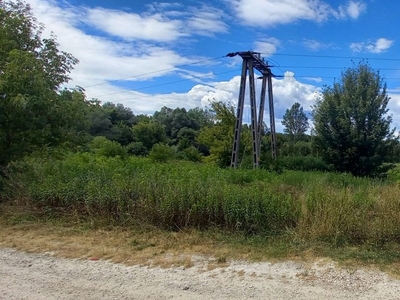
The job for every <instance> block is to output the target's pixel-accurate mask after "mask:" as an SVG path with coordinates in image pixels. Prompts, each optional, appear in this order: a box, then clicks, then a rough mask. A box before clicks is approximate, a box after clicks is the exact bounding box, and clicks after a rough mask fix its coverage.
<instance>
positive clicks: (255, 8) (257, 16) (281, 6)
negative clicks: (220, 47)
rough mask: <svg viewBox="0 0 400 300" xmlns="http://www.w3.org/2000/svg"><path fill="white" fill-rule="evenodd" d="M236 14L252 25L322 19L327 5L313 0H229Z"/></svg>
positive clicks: (328, 9)
mask: <svg viewBox="0 0 400 300" xmlns="http://www.w3.org/2000/svg"><path fill="white" fill-rule="evenodd" d="M231 4H232V5H233V7H234V10H235V12H236V14H237V16H238V17H239V18H240V19H241V20H243V21H244V22H245V23H246V24H249V25H253V26H272V25H276V24H287V23H290V22H294V21H296V20H299V19H304V20H314V21H322V20H325V19H326V18H327V17H328V15H329V11H330V8H329V5H327V4H326V3H324V2H321V1H318V0H315V1H310V0H296V1H292V0H231Z"/></svg>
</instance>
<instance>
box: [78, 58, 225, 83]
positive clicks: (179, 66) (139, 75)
mask: <svg viewBox="0 0 400 300" xmlns="http://www.w3.org/2000/svg"><path fill="white" fill-rule="evenodd" d="M224 57H225V56H219V57H214V58H208V59H204V60H199V61H195V62H192V63H188V64H184V65H178V66H175V67H172V68H167V69H161V70H157V71H152V72H148V73H142V74H137V75H133V76H129V77H125V78H120V79H114V80H107V81H104V82H101V83H96V84H92V85H88V86H85V87H84V88H85V89H87V88H90V87H94V86H99V85H104V84H108V83H110V82H117V81H123V80H127V79H132V78H137V77H142V76H146V75H151V74H156V73H160V72H165V71H171V70H175V69H176V68H183V67H188V66H192V65H197V64H200V63H203V62H207V61H211V60H217V59H221V58H224Z"/></svg>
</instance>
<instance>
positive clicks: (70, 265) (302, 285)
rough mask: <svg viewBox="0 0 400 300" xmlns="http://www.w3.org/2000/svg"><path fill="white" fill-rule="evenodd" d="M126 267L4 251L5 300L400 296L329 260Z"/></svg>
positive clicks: (394, 284) (378, 277)
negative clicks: (187, 266)
mask: <svg viewBox="0 0 400 300" xmlns="http://www.w3.org/2000/svg"><path fill="white" fill-rule="evenodd" d="M192 260H193V262H194V266H192V267H190V268H186V269H185V268H184V267H179V268H165V269H163V268H160V267H143V266H124V265H121V264H113V263H110V262H106V261H100V260H98V261H91V260H78V259H63V258H58V257H55V256H52V255H51V254H28V253H23V252H19V251H15V250H12V249H4V248H0V299H29V300H35V299H213V300H216V299H318V300H319V299H374V300H376V299H385V300H389V299H400V281H399V280H395V279H391V278H390V277H389V276H387V275H386V274H384V273H381V272H375V271H367V270H345V269H340V268H338V267H336V266H335V265H334V264H333V263H330V262H322V261H320V262H315V263H313V264H307V265H305V264H302V263H299V262H292V261H287V262H280V263H268V262H262V263H246V262H240V261H233V262H230V263H229V265H228V266H225V267H213V268H210V265H209V261H208V260H207V259H206V258H200V257H197V258H196V257H194V258H193V259H192Z"/></svg>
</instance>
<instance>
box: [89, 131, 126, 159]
mask: <svg viewBox="0 0 400 300" xmlns="http://www.w3.org/2000/svg"><path fill="white" fill-rule="evenodd" d="M90 150H91V151H92V152H94V153H96V154H98V155H103V156H106V157H115V156H119V157H122V158H125V157H126V155H127V151H126V149H125V148H124V147H122V146H121V145H120V144H119V143H118V142H116V141H110V140H108V139H107V138H106V137H104V136H96V137H95V138H94V139H93V140H92V141H91V143H90Z"/></svg>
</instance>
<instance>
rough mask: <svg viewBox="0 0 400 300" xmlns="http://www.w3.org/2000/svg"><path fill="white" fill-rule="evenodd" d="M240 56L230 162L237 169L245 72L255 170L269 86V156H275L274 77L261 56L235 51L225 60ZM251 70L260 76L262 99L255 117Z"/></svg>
mask: <svg viewBox="0 0 400 300" xmlns="http://www.w3.org/2000/svg"><path fill="white" fill-rule="evenodd" d="M236 55H240V56H241V57H242V59H243V64H242V75H241V78H240V89H239V100H238V106H237V114H236V123H235V132H234V140H233V147H232V159H231V167H234V168H237V166H238V161H239V147H240V137H241V133H242V122H243V109H244V98H245V91H246V79H247V73H248V74H249V87H250V107H251V132H252V140H253V142H252V144H253V166H254V168H258V167H259V165H260V151H261V133H262V126H263V121H264V120H263V119H264V106H265V97H266V90H267V85H268V100H269V115H270V127H271V129H270V130H271V151H272V157H273V158H275V157H276V131H275V113H274V101H273V93H272V77H273V76H274V75H273V74H272V72H271V69H270V66H268V63H267V62H265V61H264V59H263V58H261V56H260V53H258V52H253V51H247V52H234V53H228V54H227V56H228V57H234V56H236ZM254 69H256V70H258V71H259V72H260V73H261V75H262V77H260V78H261V79H262V86H261V97H260V107H259V111H258V117H257V101H256V91H255V78H254Z"/></svg>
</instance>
